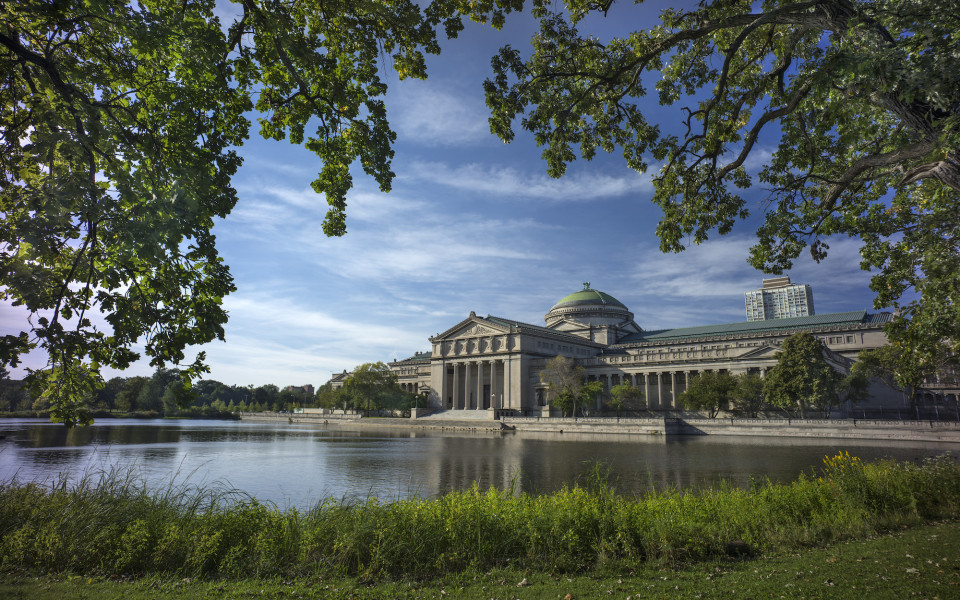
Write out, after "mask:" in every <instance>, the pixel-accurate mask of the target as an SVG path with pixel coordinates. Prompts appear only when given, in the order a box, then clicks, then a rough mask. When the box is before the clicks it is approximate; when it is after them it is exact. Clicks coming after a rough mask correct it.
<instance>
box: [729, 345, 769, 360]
mask: <svg viewBox="0 0 960 600" xmlns="http://www.w3.org/2000/svg"><path fill="white" fill-rule="evenodd" d="M744 350H745V351H744V352H743V353H742V354H738V355H737V358H773V355H774V354H776V353H777V352H779V351H780V347H779V346H774V345H771V344H764V345H763V346H757V347H756V348H745V349H744Z"/></svg>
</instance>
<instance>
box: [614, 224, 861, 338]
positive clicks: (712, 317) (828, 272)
mask: <svg viewBox="0 0 960 600" xmlns="http://www.w3.org/2000/svg"><path fill="white" fill-rule="evenodd" d="M755 242H756V240H755V239H754V238H751V237H747V236H735V237H721V238H717V239H713V240H710V241H708V242H706V243H704V244H701V245H699V246H690V247H688V248H687V250H685V251H684V252H681V253H679V254H660V253H659V251H658V250H657V249H656V247H655V246H653V244H649V245H642V246H640V247H639V248H638V249H637V250H636V252H637V254H638V255H639V256H645V257H647V258H646V259H645V260H643V259H642V260H640V261H638V264H637V265H636V267H635V268H634V270H633V273H632V276H631V281H632V282H634V286H635V287H634V288H633V289H634V290H637V294H636V295H638V296H640V301H641V303H642V304H643V305H645V306H646V308H647V310H646V311H641V312H640V313H639V314H638V321H640V320H641V319H640V316H641V314H643V315H645V321H646V322H644V323H641V325H642V326H645V327H646V326H654V327H683V326H689V325H698V324H705V323H711V322H723V321H741V320H743V319H745V318H746V317H745V315H744V300H743V294H744V292H746V291H748V290H754V289H758V288H759V287H760V285H761V282H762V280H763V279H764V278H766V277H771V275H767V274H764V273H762V272H761V271H758V270H756V269H754V268H753V267H751V266H750V265H749V264H747V263H746V259H747V257H748V255H749V249H750V246H751V245H753V244H754V243H755ZM828 243H829V244H830V246H831V248H830V255H829V256H828V258H827V259H826V260H825V261H823V262H822V263H820V264H817V263H815V262H814V261H813V260H812V259H810V258H809V255H808V254H804V255H801V257H799V258H798V259H797V261H796V262H795V264H794V268H793V269H792V270H791V271H790V272H789V273H786V274H787V275H790V277H791V279H792V280H793V281H794V282H795V283H806V284H810V285H811V286H813V293H814V306H815V308H816V310H817V312H818V313H828V312H842V311H847V310H860V309H870V308H871V299H872V294H871V293H870V292H869V290H868V289H867V286H868V284H869V279H870V274H869V273H866V272H864V271H861V270H860V267H859V248H860V244H859V242H857V241H856V240H851V239H847V238H837V239H830V240H828ZM635 312H637V311H635Z"/></svg>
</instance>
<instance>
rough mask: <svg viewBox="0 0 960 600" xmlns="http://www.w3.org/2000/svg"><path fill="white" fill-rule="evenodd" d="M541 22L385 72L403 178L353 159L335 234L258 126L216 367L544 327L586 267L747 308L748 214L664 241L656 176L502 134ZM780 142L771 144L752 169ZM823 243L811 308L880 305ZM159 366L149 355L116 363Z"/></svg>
mask: <svg viewBox="0 0 960 600" xmlns="http://www.w3.org/2000/svg"><path fill="white" fill-rule="evenodd" d="M626 8H627V9H630V10H632V11H634V12H632V13H630V17H631V18H630V19H626V18H623V17H622V15H621V14H620V13H619V12H618V11H623V10H625V9H623V8H621V7H619V5H616V6H615V7H614V11H612V13H611V17H610V18H608V19H607V21H602V20H597V19H594V20H593V21H592V22H591V24H590V27H591V28H592V30H594V31H596V32H597V34H598V35H599V36H600V37H605V36H608V35H610V34H611V32H612V31H613V29H612V28H613V27H617V26H620V27H623V26H624V24H627V25H632V24H635V23H637V22H643V19H645V18H646V17H645V16H644V14H642V13H638V12H636V11H637V9H635V8H631V7H626ZM645 10H649V9H645ZM618 24H619V25H618ZM534 29H535V25H534V24H533V22H532V21H531V20H530V19H529V18H527V17H521V18H519V19H514V20H512V21H508V26H507V27H506V28H505V30H504V31H501V32H496V31H493V30H491V29H489V28H486V27H481V26H471V27H468V29H467V31H465V32H464V33H463V34H462V35H461V38H460V39H458V40H454V41H452V42H448V43H446V44H444V52H443V54H442V55H441V56H439V57H432V58H431V60H430V61H429V63H428V64H429V70H430V78H429V79H428V80H427V81H404V82H400V81H398V80H397V77H396V74H395V73H394V72H393V71H392V70H390V71H385V72H384V73H385V77H386V79H387V82H388V84H389V85H390V92H389V94H388V97H387V103H388V111H389V112H388V115H389V118H390V120H391V123H392V125H393V127H394V129H395V130H396V132H397V134H398V139H397V143H396V146H395V149H396V158H395V160H394V163H393V170H394V172H395V173H396V174H397V177H396V180H395V181H394V184H393V190H392V191H391V192H390V193H389V194H383V193H380V192H379V191H378V189H377V186H376V184H375V182H373V181H372V180H371V179H369V178H367V177H366V176H364V175H363V174H362V173H361V172H360V170H359V169H356V170H355V189H354V190H353V191H352V193H351V195H350V196H349V198H348V208H347V215H348V216H347V219H348V233H347V235H346V236H344V237H342V238H327V237H325V236H324V235H323V232H322V229H321V222H322V221H323V217H324V215H325V213H326V203H325V201H324V199H323V197H321V196H318V195H316V194H315V193H314V192H313V191H312V190H311V189H310V187H309V184H310V181H312V180H313V179H314V177H315V176H316V173H317V172H318V171H319V169H320V164H319V162H318V159H317V158H316V157H315V156H314V155H313V154H311V153H310V152H308V151H306V150H304V149H301V148H297V147H294V146H292V145H290V144H289V143H287V142H268V141H265V140H262V139H260V138H259V136H258V135H257V134H254V135H253V137H252V138H251V140H250V141H249V142H248V144H247V145H246V146H244V148H243V149H242V151H241V153H242V155H243V157H244V159H245V163H244V166H243V167H242V168H241V170H240V172H239V174H238V175H237V176H236V178H235V179H234V184H235V186H236V187H237V190H238V192H239V197H240V200H239V202H238V204H237V206H236V208H235V209H234V211H233V213H232V214H231V215H230V216H229V217H228V218H227V219H226V220H224V221H222V222H220V223H218V224H217V225H216V227H215V229H214V233H215V234H216V235H217V240H218V246H219V248H220V250H221V253H222V255H223V257H224V259H225V261H226V262H227V264H229V265H230V267H231V271H232V273H233V275H234V277H235V280H236V285H237V288H238V290H237V292H235V293H234V294H232V295H230V296H228V297H227V298H226V300H225V306H226V308H227V310H228V311H229V313H230V322H229V323H228V324H227V326H226V341H225V342H217V343H213V344H209V345H207V346H206V347H205V348H204V350H205V351H206V352H207V358H208V361H209V364H210V367H211V373H210V374H209V375H208V376H207V377H208V378H210V379H217V380H220V381H223V382H225V383H228V384H238V385H248V384H253V385H262V384H265V383H275V384H278V385H280V386H284V385H288V384H296V385H302V384H307V383H312V384H314V385H320V384H322V383H324V382H325V381H326V380H327V379H329V377H330V375H331V374H332V373H334V372H339V371H342V370H344V369H348V370H349V369H351V368H352V367H354V366H355V365H357V364H359V363H362V362H368V361H377V360H383V361H389V360H393V359H394V358H403V357H406V356H409V355H411V354H413V353H414V352H416V351H422V350H428V349H429V342H428V341H427V338H428V337H429V336H431V335H434V334H435V333H437V332H440V331H443V330H445V329H447V328H449V327H451V326H452V325H454V324H456V323H457V322H459V321H460V320H462V319H464V318H466V317H467V316H468V315H469V313H470V311H476V313H477V314H479V315H487V314H493V315H497V316H503V317H508V318H511V319H516V320H519V321H526V322H530V323H536V324H542V322H543V315H544V314H545V313H546V312H547V311H548V310H549V309H550V307H551V306H552V305H553V304H554V303H555V302H556V301H557V300H558V299H560V298H561V297H563V296H565V295H567V294H569V293H571V292H574V291H576V290H578V289H580V288H581V286H582V282H584V281H589V282H590V283H591V286H592V287H594V288H596V289H600V290H603V291H605V292H607V293H609V294H612V295H613V296H615V297H616V298H618V299H619V300H620V301H621V302H623V303H624V304H626V305H627V306H628V307H629V308H630V309H631V310H632V311H633V313H634V315H635V316H636V321H637V323H638V324H639V325H640V326H641V327H643V328H647V329H657V328H663V327H674V326H690V325H702V324H710V323H723V322H732V321H742V320H744V299H743V292H745V291H747V290H750V289H756V288H757V287H759V285H760V281H761V279H762V278H763V277H764V275H763V274H762V273H760V272H758V271H756V270H754V269H752V268H751V267H750V266H749V265H747V264H746V257H747V249H748V248H749V246H750V244H751V238H752V234H753V230H754V227H753V226H751V224H749V223H746V224H743V225H741V226H739V227H737V228H735V229H734V231H733V233H732V234H730V235H728V236H724V237H718V236H715V238H714V239H712V240H710V241H709V242H708V243H706V244H703V245H701V246H692V245H691V246H690V248H689V249H688V250H687V251H686V252H683V253H681V254H677V255H663V254H661V253H660V252H659V250H658V249H657V244H658V241H657V239H656V237H655V234H654V230H655V228H656V225H657V221H658V220H659V218H660V212H659V209H658V208H657V207H656V206H655V205H654V204H653V203H652V202H650V198H651V196H652V190H651V186H650V182H649V176H648V175H641V174H638V173H636V172H633V171H630V170H629V169H627V168H626V167H624V166H623V161H622V159H621V158H620V157H619V156H618V155H616V154H614V155H603V154H601V155H599V156H598V157H597V158H596V159H595V160H594V161H592V162H589V163H586V162H584V161H576V162H574V163H573V164H571V165H570V167H569V168H568V172H567V175H566V176H565V177H563V178H562V179H551V178H549V177H548V176H547V175H546V169H545V165H544V163H543V162H542V161H541V159H540V158H539V155H540V150H539V149H538V148H536V147H535V145H534V143H533V141H532V140H531V139H530V138H529V137H528V136H524V135H522V134H518V136H517V139H516V140H515V141H514V142H513V143H512V144H509V145H505V144H503V143H502V142H501V141H499V140H498V139H497V138H496V137H495V136H493V135H492V134H490V133H489V130H488V128H487V109H486V107H485V106H484V103H483V92H482V83H483V80H484V78H485V77H487V76H488V75H489V73H490V67H489V58H490V57H491V56H492V55H493V54H494V53H495V52H496V50H497V48H499V46H500V45H502V44H504V43H511V44H513V45H515V46H517V47H521V48H526V47H528V44H529V42H528V40H529V36H530V33H531V32H532V31H534ZM654 110H656V109H654ZM678 115H679V111H677V110H676V109H665V110H662V111H659V112H658V113H657V119H658V120H659V121H660V122H661V123H662V124H663V125H664V126H665V127H669V126H670V124H671V123H676V122H677V121H678V118H679V117H678ZM775 143H776V140H775V139H770V140H767V141H766V144H765V145H764V146H763V147H762V148H760V151H761V152H760V153H759V154H758V157H757V159H756V160H755V161H754V166H755V167H758V166H759V164H760V163H761V162H762V159H763V153H764V152H766V153H769V152H770V151H771V150H772V149H773V146H774V144H775ZM749 197H751V198H753V199H754V200H756V201H759V200H761V199H762V198H763V197H764V193H763V191H762V190H759V189H758V190H754V191H751V192H750V194H749ZM753 208H754V210H755V211H758V210H759V205H758V204H755V205H754V207H753ZM830 246H831V249H830V251H831V255H830V256H829V257H828V259H827V260H826V261H825V262H824V263H821V264H820V265H816V264H814V263H813V262H812V261H811V260H810V259H809V258H806V255H805V258H803V259H802V260H801V261H800V263H799V264H798V265H796V267H795V268H794V269H793V271H791V272H790V273H789V275H790V276H791V277H792V279H793V280H794V281H795V282H799V283H808V284H810V285H812V286H813V291H814V302H815V306H816V310H817V312H818V313H828V312H838V311H845V310H857V309H871V302H872V297H873V295H872V293H871V292H870V290H869V289H868V283H869V274H867V273H864V272H862V271H860V269H859V266H858V263H859V256H858V254H857V248H858V243H857V242H856V241H855V240H846V239H840V240H833V241H831V244H830ZM5 313H6V314H5V316H4V317H3V318H2V322H0V325H2V328H3V330H4V331H5V332H6V331H11V330H17V331H19V328H20V327H21V326H22V322H20V323H18V322H17V315H15V314H14V312H13V311H10V310H9V307H5ZM150 371H151V369H150V367H148V366H147V365H146V361H143V364H140V365H137V366H136V367H134V368H132V369H129V370H127V371H126V372H124V373H119V374H122V375H125V376H130V375H136V374H148V373H149V372H150ZM116 374H118V373H116V372H112V371H111V372H109V373H108V376H112V375H116ZM15 375H16V373H15Z"/></svg>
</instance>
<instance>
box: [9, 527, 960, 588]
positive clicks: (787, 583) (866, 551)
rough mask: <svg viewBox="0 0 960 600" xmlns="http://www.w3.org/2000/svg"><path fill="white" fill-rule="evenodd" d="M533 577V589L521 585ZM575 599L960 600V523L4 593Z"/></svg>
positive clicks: (14, 576)
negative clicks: (437, 572) (436, 566)
mask: <svg viewBox="0 0 960 600" xmlns="http://www.w3.org/2000/svg"><path fill="white" fill-rule="evenodd" d="M523 580H526V582H527V584H528V585H524V586H518V585H517V584H518V583H520V582H522V581H523ZM567 594H570V597H571V598H573V599H574V600H586V599H588V598H590V599H592V598H612V599H615V600H625V599H627V598H631V599H632V600H638V599H640V598H643V599H644V600H654V599H663V600H668V599H669V600H675V599H677V598H699V599H704V600H709V599H716V600H731V599H735V598H745V599H747V598H749V599H759V598H784V597H788V598H870V599H871V600H875V599H890V600H894V599H895V600H902V599H904V598H911V597H917V598H931V599H932V598H940V599H942V600H947V599H948V598H957V597H958V596H960V522H951V523H943V524H938V525H927V526H922V527H917V528H912V529H909V530H897V531H896V532H894V533H888V534H883V535H880V536H874V537H871V538H870V539H865V540H856V541H847V542H842V543H838V544H833V545H831V546H829V547H825V548H805V549H801V550H798V551H793V552H788V553H782V554H778V555H765V556H761V557H756V558H753V559H747V560H732V559H718V560H711V561H706V562H698V563H693V564H688V565H684V566H670V565H652V564H644V565H640V566H639V567H638V568H637V569H632V570H624V571H621V572H612V571H601V572H594V573H590V574H589V575H569V574H559V573H549V572H538V571H535V570H522V569H515V568H507V569H494V570H491V571H487V572H465V573H459V574H452V575H448V576H444V577H440V578H438V579H434V580H430V581H383V582H378V583H375V584H370V583H369V582H364V581H359V580H358V579H357V578H350V577H344V578H300V579H283V578H278V577H270V578H262V579H254V578H246V579H240V580H233V581H223V580H208V579H192V578H191V579H185V578H180V577H178V578H172V577H158V576H147V577H144V578H135V579H131V580H123V579H113V578H107V577H97V576H93V577H87V576H76V575H51V576H41V577H36V576H32V575H27V574H25V573H13V572H9V571H8V572H6V573H3V574H0V598H22V599H23V600H61V599H62V598H85V599H87V600H108V599H109V600H113V599H115V598H124V599H125V600H141V599H142V600H158V599H159V600H164V599H171V600H172V599H177V600H180V599H183V600H193V599H200V598H205V599H223V600H232V599H242V598H306V599H314V598H317V599H319V598H323V599H329V600H336V599H339V600H347V599H349V600H382V599H384V598H391V599H395V600H424V599H427V598H429V599H436V600H441V599H447V598H456V599H458V600H494V599H495V600H512V599H519V600H536V599H541V600H557V599H562V598H564V597H565V596H566V595H567Z"/></svg>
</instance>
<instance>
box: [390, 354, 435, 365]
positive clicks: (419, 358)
mask: <svg viewBox="0 0 960 600" xmlns="http://www.w3.org/2000/svg"><path fill="white" fill-rule="evenodd" d="M429 360H430V352H416V353H414V355H413V356H408V357H407V358H401V359H400V360H395V361H393V363H391V364H397V363H403V362H417V361H429Z"/></svg>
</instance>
